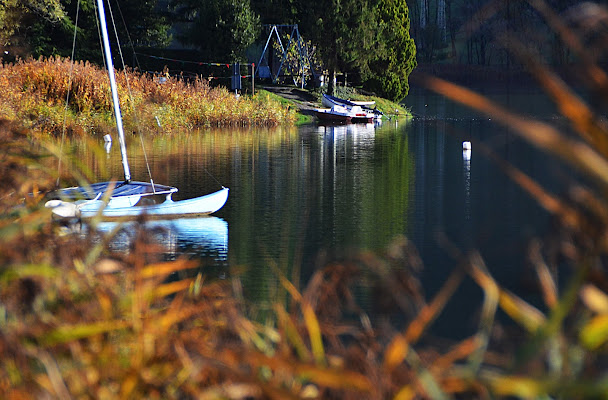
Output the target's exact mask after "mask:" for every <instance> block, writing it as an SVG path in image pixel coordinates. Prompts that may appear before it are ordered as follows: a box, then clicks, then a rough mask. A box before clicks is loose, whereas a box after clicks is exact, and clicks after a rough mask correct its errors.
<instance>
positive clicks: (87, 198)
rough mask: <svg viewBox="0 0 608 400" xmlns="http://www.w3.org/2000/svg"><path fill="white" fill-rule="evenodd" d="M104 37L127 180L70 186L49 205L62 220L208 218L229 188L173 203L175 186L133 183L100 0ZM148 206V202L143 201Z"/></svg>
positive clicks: (105, 55)
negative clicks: (155, 200) (161, 199)
mask: <svg viewBox="0 0 608 400" xmlns="http://www.w3.org/2000/svg"><path fill="white" fill-rule="evenodd" d="M97 8H98V13H99V20H100V27H101V34H102V40H103V46H104V57H105V59H106V67H107V69H108V76H109V78H110V87H111V89H112V101H113V104H114V115H115V117H116V130H117V133H118V140H119V143H120V154H121V157H122V166H123V170H124V181H122V182H101V183H95V184H92V185H87V186H81V187H70V188H66V189H61V190H58V191H56V192H55V197H57V199H53V200H50V201H48V202H47V203H46V204H45V206H46V207H47V208H50V209H52V211H53V214H55V215H56V216H58V217H61V218H82V219H86V218H92V217H95V216H97V215H100V216H101V217H102V218H104V219H108V218H110V219H111V218H125V217H136V216H139V215H143V214H145V215H148V216H151V217H156V218H180V217H192V216H199V215H208V214H212V213H214V212H216V211H218V210H219V209H220V208H222V207H223V206H224V204H225V203H226V201H227V199H228V192H229V189H228V188H226V187H223V186H222V188H221V189H220V190H218V191H217V192H214V193H210V194H207V195H205V196H200V197H196V198H192V199H187V200H179V201H173V200H172V199H171V196H172V194H173V193H175V192H177V191H178V189H177V188H176V187H172V186H165V185H158V184H155V183H154V181H153V180H150V182H137V181H132V180H131V172H130V170H129V161H128V159H127V148H126V142H125V134H124V131H123V125H122V115H121V111H120V103H119V99H118V91H117V88H116V79H115V77H114V64H113V62H112V54H111V50H110V41H109V39H108V31H107V26H106V19H105V10H104V5H103V0H97ZM155 195H164V196H165V200H164V202H162V203H160V204H151V205H150V204H148V205H139V204H138V203H140V200H142V199H145V198H147V197H150V196H155ZM143 203H147V202H145V201H144V202H143Z"/></svg>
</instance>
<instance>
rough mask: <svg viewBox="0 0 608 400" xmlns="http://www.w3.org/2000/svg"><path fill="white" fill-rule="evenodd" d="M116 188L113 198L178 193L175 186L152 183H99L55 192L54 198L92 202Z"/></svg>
mask: <svg viewBox="0 0 608 400" xmlns="http://www.w3.org/2000/svg"><path fill="white" fill-rule="evenodd" d="M112 186H115V187H114V191H113V192H112V196H111V197H123V196H136V195H140V196H144V195H154V194H169V193H175V192H177V188H176V187H173V186H165V185H158V184H156V183H155V184H152V183H151V182H135V181H131V182H126V181H124V182H99V183H93V184H91V185H88V186H75V187H70V188H65V189H60V190H57V191H55V192H53V196H52V197H54V198H59V199H62V200H66V201H68V200H72V201H73V200H92V199H95V198H97V197H98V196H99V194H101V196H103V194H104V193H105V192H106V191H107V190H108V189H110V190H111V188H112Z"/></svg>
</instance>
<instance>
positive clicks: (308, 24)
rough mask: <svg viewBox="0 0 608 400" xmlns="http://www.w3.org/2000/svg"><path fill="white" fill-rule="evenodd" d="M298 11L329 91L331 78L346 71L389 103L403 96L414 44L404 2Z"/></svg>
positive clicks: (361, 0)
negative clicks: (325, 73) (326, 76)
mask: <svg viewBox="0 0 608 400" xmlns="http://www.w3.org/2000/svg"><path fill="white" fill-rule="evenodd" d="M302 4H304V3H302ZM301 10H302V11H301V12H302V13H305V14H304V15H302V14H301V18H302V21H303V26H302V31H303V32H304V35H305V37H307V38H308V37H311V38H312V41H313V43H316V44H317V45H318V48H319V51H320V52H321V58H322V60H323V62H324V64H325V67H326V68H327V70H328V72H329V74H330V82H329V83H330V86H329V88H328V90H329V91H330V92H332V91H333V90H332V89H333V86H332V83H333V82H334V78H335V75H336V73H337V72H345V73H348V74H349V76H356V77H359V79H360V81H361V82H362V83H363V86H364V87H365V88H367V89H370V90H373V91H375V92H377V93H378V94H379V95H382V96H385V97H388V98H391V99H393V100H401V99H403V98H404V97H405V96H406V95H407V93H408V90H409V85H408V77H409V74H410V73H411V72H412V70H413V69H414V68H415V66H416V45H415V43H414V40H413V39H412V38H411V37H410V32H409V29H410V20H409V10H408V6H407V4H406V2H405V1H403V0H332V1H331V4H326V3H325V2H321V1H313V2H309V3H306V5H305V6H303V7H302V8H301Z"/></svg>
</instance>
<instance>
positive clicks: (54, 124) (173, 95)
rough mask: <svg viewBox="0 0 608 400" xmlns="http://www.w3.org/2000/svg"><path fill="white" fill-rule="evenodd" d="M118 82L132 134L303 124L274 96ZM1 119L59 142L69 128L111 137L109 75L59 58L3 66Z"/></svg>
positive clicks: (198, 84)
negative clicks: (224, 127)
mask: <svg viewBox="0 0 608 400" xmlns="http://www.w3.org/2000/svg"><path fill="white" fill-rule="evenodd" d="M117 82H118V86H119V97H120V101H121V104H122V112H123V117H124V124H125V129H126V130H127V131H139V130H140V129H144V130H146V131H149V132H159V131H162V132H165V133H174V132H180V131H183V130H186V129H192V128H197V127H220V126H259V125H278V124H283V123H288V124H289V123H293V122H294V121H295V119H296V118H297V116H296V113H295V111H294V110H291V111H290V110H289V109H288V108H287V107H285V106H283V105H281V104H280V103H279V102H276V101H274V100H273V99H271V98H268V96H263V95H261V96H260V95H258V96H253V97H250V96H242V97H240V98H238V99H237V98H235V96H234V94H232V93H230V92H229V91H228V90H226V89H224V88H219V87H218V88H212V87H210V86H209V84H208V82H207V81H205V80H200V79H199V80H193V81H185V80H182V79H178V78H175V77H163V78H162V79H159V78H158V77H153V76H151V75H148V74H141V73H138V72H135V71H132V70H129V71H126V73H122V72H119V73H117ZM127 82H128V83H127ZM66 99H68V101H67V104H68V106H67V108H66ZM0 118H3V119H7V120H9V121H16V122H19V123H20V124H22V126H23V127H25V128H27V129H30V130H32V132H34V133H40V134H48V135H55V136H56V135H59V134H60V133H62V132H63V129H64V126H65V129H66V132H67V133H68V134H71V135H76V136H78V135H85V134H87V135H88V134H94V135H103V134H105V133H108V132H110V131H113V129H114V128H113V127H114V125H113V122H112V121H113V119H112V101H111V95H110V91H109V83H108V79H107V75H106V73H105V71H103V70H101V69H99V68H98V67H96V66H94V65H92V64H89V63H86V62H76V63H74V64H72V63H71V62H70V61H69V60H66V59H61V58H51V59H40V60H27V61H19V62H17V63H15V64H3V65H1V66H0ZM64 121H65V123H64ZM158 122H160V124H161V129H159V127H158Z"/></svg>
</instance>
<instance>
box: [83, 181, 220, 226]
mask: <svg viewBox="0 0 608 400" xmlns="http://www.w3.org/2000/svg"><path fill="white" fill-rule="evenodd" d="M228 191H229V189H228V188H222V189H221V190H218V191H217V192H214V193H210V194H207V195H205V196H200V197H195V198H192V199H186V200H179V201H173V200H172V199H171V197H169V196H168V197H167V199H166V200H165V201H164V202H162V203H160V204H152V205H146V206H132V207H112V206H110V205H108V206H107V207H105V208H104V202H103V201H101V200H93V201H89V202H85V203H83V204H81V205H79V206H78V208H79V214H80V215H79V216H80V218H85V219H86V218H93V217H95V216H96V215H98V213H99V212H100V211H101V216H102V217H103V218H104V219H111V218H125V217H137V216H140V215H146V216H149V217H152V218H154V217H156V218H180V217H184V216H199V215H209V214H213V213H214V212H216V211H218V210H219V209H220V208H222V207H223V206H224V204H226V201H227V200H228Z"/></svg>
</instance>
